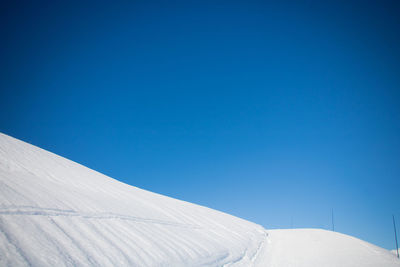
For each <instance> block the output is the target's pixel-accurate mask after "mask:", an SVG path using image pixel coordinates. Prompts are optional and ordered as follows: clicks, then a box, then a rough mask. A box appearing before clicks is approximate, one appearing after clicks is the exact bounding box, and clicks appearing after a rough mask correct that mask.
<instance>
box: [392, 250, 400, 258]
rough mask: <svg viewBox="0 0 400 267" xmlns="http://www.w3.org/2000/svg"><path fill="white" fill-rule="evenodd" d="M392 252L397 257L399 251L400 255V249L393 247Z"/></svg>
mask: <svg viewBox="0 0 400 267" xmlns="http://www.w3.org/2000/svg"><path fill="white" fill-rule="evenodd" d="M390 252H392V253H393V254H394V255H396V257H397V253H399V255H400V249H398V250H396V249H392V250H391V251H390Z"/></svg>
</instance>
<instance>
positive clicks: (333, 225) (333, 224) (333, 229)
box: [332, 209, 335, 232]
mask: <svg viewBox="0 0 400 267" xmlns="http://www.w3.org/2000/svg"><path fill="white" fill-rule="evenodd" d="M332 231H333V232H335V221H334V220H333V209H332Z"/></svg>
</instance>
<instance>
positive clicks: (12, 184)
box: [0, 134, 400, 267]
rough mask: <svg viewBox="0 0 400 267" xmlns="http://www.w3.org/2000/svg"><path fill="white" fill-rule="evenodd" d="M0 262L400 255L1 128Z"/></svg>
mask: <svg viewBox="0 0 400 267" xmlns="http://www.w3.org/2000/svg"><path fill="white" fill-rule="evenodd" d="M271 205H273V203H271ZM0 266H279V267H284V266H311V267H313V266H318V267H320V266H400V261H399V260H398V259H397V258H396V257H395V256H394V255H393V254H392V253H391V252H390V251H388V250H384V249H382V248H379V247H376V246H374V245H372V244H369V243H366V242H364V241H361V240H359V239H356V238H353V237H350V236H346V235H342V234H338V233H334V232H330V231H322V230H310V229H308V230H306V229H305V230H270V231H267V230H265V229H264V228H263V227H262V226H260V225H257V224H254V223H252V222H249V221H246V220H243V219H240V218H237V217H234V216H231V215H228V214H225V213H222V212H219V211H216V210H212V209H209V208H206V207H202V206H199V205H195V204H191V203H188V202H185V201H180V200H176V199H173V198H169V197H166V196H162V195H159V194H155V193H152V192H149V191H145V190H142V189H139V188H137V187H133V186H130V185H127V184H124V183H121V182H118V181H117V180H114V179H112V178H110V177H107V176H105V175H102V174H100V173H98V172H96V171H93V170H90V169H88V168H86V167H84V166H82V165H79V164H77V163H75V162H72V161H70V160H67V159H65V158H62V157H59V156H57V155H55V154H53V153H50V152H47V151H45V150H42V149H40V148H37V147H35V146H32V145H30V144H27V143H24V142H22V141H19V140H17V139H14V138H12V137H9V136H7V135H4V134H0Z"/></svg>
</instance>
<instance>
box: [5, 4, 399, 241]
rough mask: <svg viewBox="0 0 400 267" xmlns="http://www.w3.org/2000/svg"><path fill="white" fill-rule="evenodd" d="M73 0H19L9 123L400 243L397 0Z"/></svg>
mask: <svg viewBox="0 0 400 267" xmlns="http://www.w3.org/2000/svg"><path fill="white" fill-rule="evenodd" d="M54 2H57V3H54ZM60 2H62V1H46V2H41V1H27V2H26V3H24V2H20V1H10V3H8V4H4V3H3V6H2V8H1V11H0V12H1V15H0V20H1V21H0V22H1V25H2V27H1V29H0V33H1V39H2V42H0V56H1V64H0V67H1V72H0V75H1V77H0V85H1V91H0V106H1V112H0V131H1V132H3V133H5V134H8V135H11V136H14V137H16V138H19V139H22V140H24V141H27V142H29V143H32V144H34V145H37V146H39V147H42V148H44V149H47V150H50V151H52V152H54V153H56V154H59V155H61V156H64V157H67V158H69V159H72V160H74V161H77V162H79V163H81V164H83V165H86V166H88V167H90V168H93V169H95V170H98V171H100V172H102V173H105V174H107V175H109V176H111V177H114V178H116V179H118V180H121V181H123V182H126V183H128V184H131V185H134V186H137V187H141V188H144V189H147V190H150V191H154V192H158V193H161V194H165V195H168V196H171V197H175V198H179V199H183V200H186V201H189V202H194V203H198V204H201V205H205V206H208V207H211V208H214V209H218V210H221V211H224V212H228V213H231V214H233V215H236V216H239V217H242V218H245V219H248V220H251V221H254V222H256V223H259V224H262V225H263V226H265V227H267V228H275V227H279V228H286V227H290V226H291V220H293V226H294V227H323V228H330V227H331V224H330V222H331V217H330V216H331V209H332V208H333V209H334V213H335V222H336V225H335V226H336V229H337V230H338V231H340V232H343V233H347V234H351V235H354V236H356V237H359V238H362V239H364V240H367V241H369V242H372V243H375V244H377V245H380V246H383V247H385V248H393V247H394V238H393V229H392V221H391V219H392V218H391V216H392V214H395V216H396V218H397V220H398V224H399V226H400V210H399V203H400V194H399V188H400V92H399V86H400V71H399V70H400V42H399V41H400V16H399V14H400V6H399V4H396V2H397V1H375V2H369V1H359V2H351V1H335V3H334V2H329V1H297V2H294V1H290V2H283V1H276V2H267V1H225V2H224V1H222V2H220V1H211V2H205V1H193V2H192V1H182V2H179V1H160V2H152V1H143V2H138V1H127V2H119V3H113V4H111V3H100V2H99V3H97V1H93V2H90V1H89V2H85V1H81V2H85V3H79V4H78V2H76V3H73V2H71V1H64V3H60ZM107 2H108V1H107ZM129 2H130V3H129ZM291 218H292V219H291ZM399 228H400V227H399Z"/></svg>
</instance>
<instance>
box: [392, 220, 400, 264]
mask: <svg viewBox="0 0 400 267" xmlns="http://www.w3.org/2000/svg"><path fill="white" fill-rule="evenodd" d="M392 217H393V227H394V240H396V253H397V258H399V245H398V244H397V232H396V222H395V221H394V215H392Z"/></svg>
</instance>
